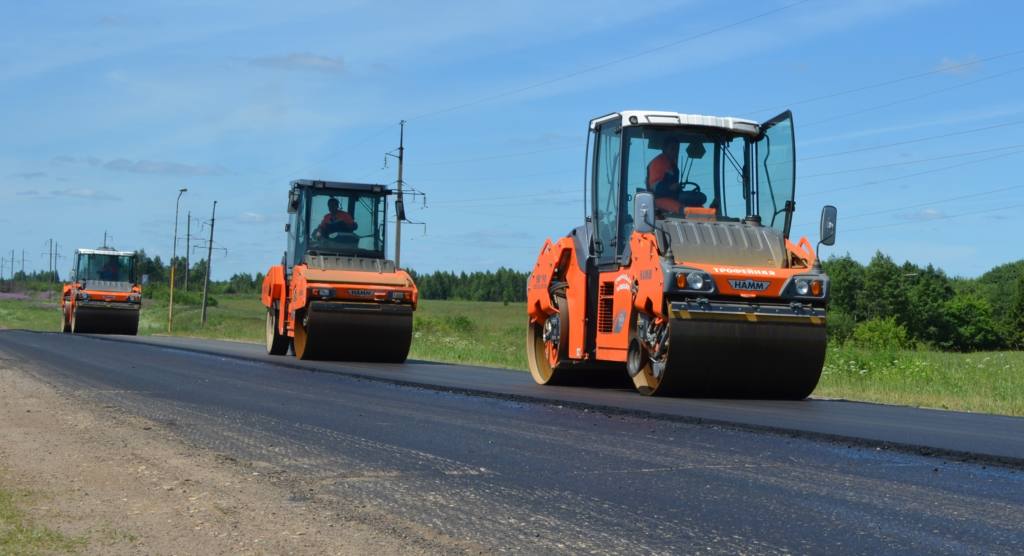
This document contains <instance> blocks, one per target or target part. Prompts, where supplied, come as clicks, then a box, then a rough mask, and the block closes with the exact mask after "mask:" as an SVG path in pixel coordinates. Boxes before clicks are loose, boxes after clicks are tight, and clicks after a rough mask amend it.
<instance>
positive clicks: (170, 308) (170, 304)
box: [167, 187, 188, 334]
mask: <svg viewBox="0 0 1024 556" xmlns="http://www.w3.org/2000/svg"><path fill="white" fill-rule="evenodd" d="M186 191H188V188H187V187H182V188H181V189H179V190H178V198H177V199H176V200H175V201H174V240H173V242H172V243H171V282H170V284H169V285H170V292H169V293H168V296H167V333H168V334H170V333H171V327H172V326H173V324H174V268H175V267H176V266H178V265H176V264H174V257H175V256H176V255H177V254H178V205H179V204H180V203H181V196H182V194H184V193H185V192H186Z"/></svg>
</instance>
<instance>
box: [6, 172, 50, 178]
mask: <svg viewBox="0 0 1024 556" xmlns="http://www.w3.org/2000/svg"><path fill="white" fill-rule="evenodd" d="M11 177H12V178H21V179H23V180H35V179H39V178H45V177H46V172H19V173H17V174H11Z"/></svg>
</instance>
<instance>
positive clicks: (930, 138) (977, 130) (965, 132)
mask: <svg viewBox="0 0 1024 556" xmlns="http://www.w3.org/2000/svg"><path fill="white" fill-rule="evenodd" d="M1021 124H1024V120H1018V121H1015V122H1006V123H1001V124H994V125H989V126H985V127H976V128H973V129H965V130H963V131H954V132H951V133H941V134H938V135H928V136H925V137H919V138H917V139H909V140H907V141H897V142H896V143H886V144H883V145H872V146H870V147H861V148H859V149H850V150H848V151H840V152H834V153H828V154H819V155H817V156H808V157H804V158H802V159H800V160H801V161H807V160H819V159H822V158H832V157H836V156H843V155H847V154H855V153H861V152H867V151H877V150H880V149H887V148H889V147H900V146H903V145H912V144H915V143H923V142H925V141H934V140H935V139H944V138H946V137H956V136H959V135H968V134H971V133H980V132H982V131H988V130H990V129H998V128H1003V127H1011V126H1016V125H1021Z"/></svg>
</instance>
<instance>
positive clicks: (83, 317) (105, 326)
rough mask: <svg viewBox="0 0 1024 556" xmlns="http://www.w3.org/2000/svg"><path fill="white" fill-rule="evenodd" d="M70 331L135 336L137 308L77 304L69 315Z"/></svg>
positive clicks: (137, 319) (137, 324)
mask: <svg viewBox="0 0 1024 556" xmlns="http://www.w3.org/2000/svg"><path fill="white" fill-rule="evenodd" d="M71 332H73V333H75V334H126V335H129V336H135V335H136V334H138V332H139V310H138V309H134V308H133V309H120V308H117V309H111V308H106V307H88V306H83V305H78V306H77V307H75V310H74V313H72V315H71Z"/></svg>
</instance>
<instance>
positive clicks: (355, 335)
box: [262, 180, 418, 362]
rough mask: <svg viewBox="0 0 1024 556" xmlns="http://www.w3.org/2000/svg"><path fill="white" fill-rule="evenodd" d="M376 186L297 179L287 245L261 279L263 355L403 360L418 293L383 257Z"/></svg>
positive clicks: (381, 197)
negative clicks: (264, 315)
mask: <svg viewBox="0 0 1024 556" xmlns="http://www.w3.org/2000/svg"><path fill="white" fill-rule="evenodd" d="M390 193H391V192H390V191H389V190H388V189H386V188H385V187H384V186H383V185H373V184H360V183H342V182H329V181H319V180H296V181H293V182H292V183H291V189H290V190H289V192H288V215H289V219H288V224H287V225H286V226H285V231H286V232H287V234H288V250H287V252H285V254H284V259H283V260H282V262H281V264H280V265H276V266H272V267H271V268H270V270H269V271H268V272H267V276H266V278H264V279H263V296H262V297H263V305H265V306H266V307H267V332H266V333H267V353H269V354H272V355H284V354H285V353H286V352H287V351H288V350H289V348H291V350H292V351H293V352H294V354H295V356H296V357H298V358H299V359H336V360H350V361H391V362H401V361H405V359H406V357H407V356H408V354H409V346H410V344H411V342H412V314H413V311H414V310H415V309H416V303H417V297H418V292H417V290H416V285H415V284H414V283H413V280H412V277H411V276H409V274H408V273H407V272H405V271H404V270H401V269H399V268H396V266H395V263H394V262H393V261H390V260H387V259H386V258H385V256H384V245H385V223H386V220H387V219H386V212H387V210H386V203H385V199H386V197H387V195H389V194H390Z"/></svg>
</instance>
